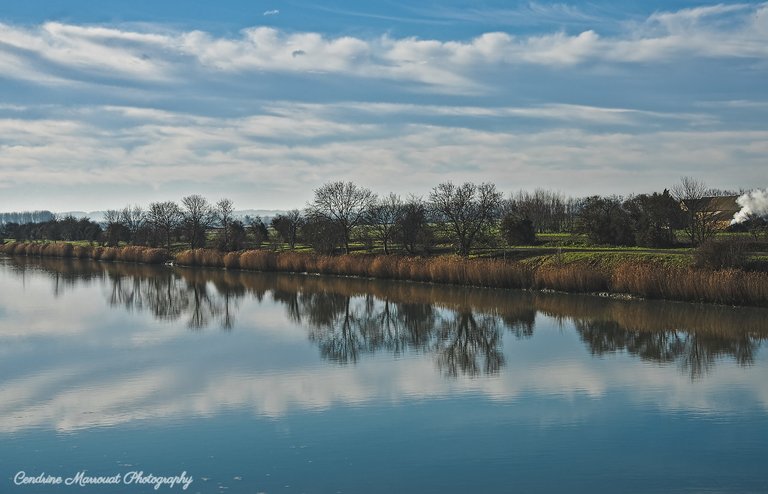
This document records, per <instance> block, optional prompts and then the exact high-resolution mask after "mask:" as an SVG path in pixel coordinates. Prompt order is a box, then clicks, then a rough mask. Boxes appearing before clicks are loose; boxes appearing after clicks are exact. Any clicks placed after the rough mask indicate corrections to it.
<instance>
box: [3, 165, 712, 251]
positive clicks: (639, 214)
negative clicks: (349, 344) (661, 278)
mask: <svg viewBox="0 0 768 494" xmlns="http://www.w3.org/2000/svg"><path fill="white" fill-rule="evenodd" d="M723 194H724V193H723V192H722V191H713V190H711V189H707V188H706V187H705V186H704V184H703V183H702V182H699V181H697V180H695V179H691V178H684V179H682V180H681V182H680V183H679V184H677V185H675V186H674V187H673V188H672V189H671V190H666V189H665V190H664V191H662V192H654V193H651V194H640V195H636V196H630V197H626V198H625V197H620V196H590V197H584V198H566V197H565V196H563V195H562V194H560V193H558V192H552V191H547V190H542V189H537V190H535V191H534V192H532V193H529V192H524V191H520V192H517V193H515V194H512V195H510V197H509V198H508V199H505V198H504V197H503V195H502V194H501V193H500V192H499V191H497V189H496V186H495V185H493V184H491V183H481V184H474V183H471V182H467V183H463V184H460V185H459V184H454V183H452V182H443V183H441V184H438V185H437V186H436V187H434V188H433V189H432V191H431V192H430V194H429V196H428V197H427V198H426V199H424V198H421V197H417V196H409V197H407V198H405V199H404V198H401V197H400V196H398V195H396V194H388V195H386V196H383V197H379V196H377V195H376V194H375V193H374V192H373V191H371V190H370V189H367V188H365V187H361V186H358V185H356V184H354V183H352V182H342V181H338V182H330V183H327V184H325V185H322V186H321V187H319V188H317V189H316V190H315V191H314V197H313V200H312V201H311V202H309V203H308V204H307V206H306V207H305V208H304V210H298V209H294V210H292V211H289V212H287V213H283V214H279V215H277V216H275V217H274V218H272V219H271V221H270V222H269V224H267V223H265V222H264V221H263V220H262V219H261V218H259V217H256V218H250V217H247V216H246V217H245V218H237V217H235V210H234V206H233V203H232V201H231V200H229V199H226V198H224V199H221V200H219V201H218V202H216V203H211V202H209V201H208V200H207V199H206V198H204V197H202V196H200V195H189V196H186V197H184V198H182V199H181V202H180V204H177V203H175V202H173V201H165V202H153V203H151V204H150V205H149V207H148V208H147V209H143V208H142V207H140V206H135V205H134V206H126V207H125V208H123V209H122V210H110V211H107V212H106V215H105V221H104V222H103V223H102V224H100V225H97V224H95V223H93V222H89V220H87V219H86V220H75V219H74V218H64V219H50V220H47V221H42V222H39V221H38V222H27V223H24V224H17V223H6V224H5V226H4V227H3V231H2V233H3V234H4V237H6V238H15V239H19V240H38V239H40V240H42V239H47V240H89V241H92V242H96V241H98V242H101V243H102V244H104V245H110V246H114V245H119V244H123V243H127V244H136V245H149V246H161V247H166V248H169V249H170V248H171V247H172V245H174V244H177V245H183V244H186V245H187V246H188V247H190V248H193V249H196V248H204V247H207V248H211V247H214V248H217V249H219V250H221V251H224V252H227V251H237V250H243V249H246V248H261V247H262V246H263V245H268V246H270V247H271V248H278V247H279V246H280V245H282V246H287V248H289V249H295V248H297V246H299V245H305V246H308V247H310V248H312V249H313V250H314V251H315V252H318V253H324V254H331V253H336V252H340V251H341V252H350V251H351V250H353V249H354V248H357V249H361V248H362V249H363V250H369V251H371V250H373V249H374V247H377V248H380V249H381V250H383V252H384V253H385V254H389V253H392V252H404V253H408V254H429V253H431V252H434V251H435V250H436V249H437V248H438V247H440V248H442V249H445V248H446V246H451V247H452V249H453V251H454V252H455V253H457V254H459V255H462V256H468V255H470V254H471V253H473V252H475V251H476V250H477V249H478V248H491V249H493V248H498V247H499V246H503V245H505V244H506V245H533V244H535V243H536V241H537V235H538V234H541V233H564V232H567V233H580V234H583V235H584V236H586V238H587V239H588V240H589V241H590V242H592V243H594V244H603V245H627V246H632V245H638V246H646V247H670V246H673V245H674V244H675V243H676V241H677V239H676V232H677V231H683V232H685V234H686V235H687V237H688V241H689V243H691V244H693V245H698V244H701V243H703V242H704V241H706V240H707V239H709V238H711V237H712V236H714V234H715V232H716V231H717V229H718V228H719V227H720V223H722V221H718V220H722V218H718V217H717V215H716V214H715V213H713V212H711V211H709V210H707V201H708V198H709V197H710V196H713V195H723ZM37 213H40V214H39V215H38V217H39V218H42V217H43V216H44V215H42V213H44V212H37ZM37 213H29V214H30V215H31V214H37ZM13 214H16V215H21V216H23V215H24V214H27V213H13ZM78 221H79V222H82V224H80V223H78ZM75 223H77V224H75ZM78 225H79V226H78ZM88 225H90V227H88Z"/></svg>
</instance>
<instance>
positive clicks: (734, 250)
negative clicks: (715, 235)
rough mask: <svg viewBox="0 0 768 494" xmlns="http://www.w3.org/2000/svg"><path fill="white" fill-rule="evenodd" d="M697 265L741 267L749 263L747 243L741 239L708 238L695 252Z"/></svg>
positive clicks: (728, 267)
mask: <svg viewBox="0 0 768 494" xmlns="http://www.w3.org/2000/svg"><path fill="white" fill-rule="evenodd" d="M694 263H695V265H696V267H699V268H708V269H715V270H718V269H730V268H735V269H741V268H743V267H744V266H745V265H746V264H747V245H746V243H744V242H743V241H740V240H707V241H705V242H704V243H703V244H701V245H700V246H699V247H698V248H697V249H696V252H695V254H694Z"/></svg>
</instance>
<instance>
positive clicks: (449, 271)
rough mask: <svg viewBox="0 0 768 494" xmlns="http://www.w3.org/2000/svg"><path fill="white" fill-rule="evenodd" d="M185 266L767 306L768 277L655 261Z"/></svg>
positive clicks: (254, 261) (610, 257) (206, 258)
mask: <svg viewBox="0 0 768 494" xmlns="http://www.w3.org/2000/svg"><path fill="white" fill-rule="evenodd" d="M176 263H177V264H179V265H184V266H209V267H226V268H228V269H244V270H254V271H282V272H298V273H304V272H306V273H318V274H329V275H341V276H365V277H372V278H383V279H394V280H410V281H424V282H432V283H446V284H454V285H471V286H481V287H489V288H527V289H536V290H542V289H549V290H557V291H564V292H576V293H594V292H609V293H616V294H628V295H633V296H639V297H643V298H651V299H666V300H680V301H688V302H707V303H717V304H727V305H754V306H768V273H764V272H746V271H742V270H737V269H727V270H717V271H715V270H709V269H696V268H694V267H692V266H690V265H689V262H687V261H686V260H685V259H680V258H679V257H667V256H654V255H636V256H633V255H616V254H606V255H592V256H574V257H572V258H567V257H564V256H556V255H555V256H543V257H541V258H535V259H531V260H528V261H526V262H514V261H504V260H501V259H464V258H460V257H455V256H439V257H428V258H423V257H404V256H393V255H390V256H386V255H375V256H372V255H339V256H320V255H314V254H305V253H295V252H271V251H245V252H231V253H228V254H225V255H222V254H221V253H219V252H216V251H211V250H203V249H198V250H194V251H192V250H189V251H184V252H182V253H180V254H179V255H177V256H176Z"/></svg>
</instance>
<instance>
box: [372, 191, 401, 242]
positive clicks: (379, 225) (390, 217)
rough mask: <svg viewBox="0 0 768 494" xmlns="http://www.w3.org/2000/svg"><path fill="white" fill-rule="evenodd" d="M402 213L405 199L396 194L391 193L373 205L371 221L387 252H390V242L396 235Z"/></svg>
mask: <svg viewBox="0 0 768 494" xmlns="http://www.w3.org/2000/svg"><path fill="white" fill-rule="evenodd" d="M402 215H403V201H402V200H400V196H398V195H396V194H389V195H388V196H387V197H384V198H382V199H381V200H379V201H377V202H376V203H375V204H374V205H373V206H372V207H371V210H370V213H369V221H370V224H371V227H373V230H374V231H375V232H376V234H377V236H378V237H379V239H380V240H381V242H382V243H383V244H384V253H385V254H389V243H390V242H391V241H392V239H393V238H394V236H395V232H396V230H397V228H398V226H399V223H400V218H401V217H402Z"/></svg>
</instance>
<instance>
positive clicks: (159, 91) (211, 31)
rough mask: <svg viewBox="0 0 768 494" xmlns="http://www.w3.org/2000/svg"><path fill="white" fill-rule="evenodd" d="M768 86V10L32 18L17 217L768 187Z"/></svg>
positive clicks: (186, 5)
mask: <svg viewBox="0 0 768 494" xmlns="http://www.w3.org/2000/svg"><path fill="white" fill-rule="evenodd" d="M766 81H768V3H761V2H740V3H736V2H723V3H702V2H690V1H678V2H661V1H649V2H621V1H619V2H600V1H598V2H572V3H560V2H557V3H553V2H509V1H506V2H502V1H484V2H468V1H463V2H461V1H454V0H450V1H440V2H421V3H418V4H416V6H414V5H413V4H412V3H405V2H399V1H381V2H357V1H333V2H322V3H316V2H308V1H269V2H264V1H221V2H216V3H214V2H207V1H206V2H203V1H184V2H173V1H164V2H156V1H144V0H141V1H132V2H123V1H119V2H118V1H101V2H96V1H84V0H83V1H71V0H69V1H63V0H61V1H38V2H9V3H8V4H7V5H3V8H2V10H0V210H5V211H7V210H19V209H38V208H43V209H52V210H73V209H81V210H95V209H106V208H117V207H122V206H124V205H125V204H127V203H138V204H143V205H146V204H148V203H149V202H151V201H155V200H168V199H174V200H178V199H179V198H180V197H182V196H184V195H187V194H191V193H199V194H202V195H205V196H207V197H209V198H210V199H212V200H215V199H217V198H220V197H229V198H231V199H233V200H234V202H235V205H236V206H237V207H238V208H243V209H244V208H270V209H271V208H291V207H302V206H303V205H304V204H305V203H306V202H307V201H308V200H310V199H311V197H312V190H313V189H314V188H316V187H317V186H319V185H321V184H322V183H324V182H326V181H330V180H338V179H344V180H353V181H355V182H357V183H359V184H361V185H365V186H367V187H370V188H372V189H374V191H376V192H379V193H382V194H383V193H387V192H397V193H400V194H404V195H405V194H407V193H415V194H419V195H426V194H428V192H429V190H430V189H431V188H432V187H433V186H435V185H436V184H437V183H439V182H441V181H444V180H453V181H455V182H463V181H475V182H481V181H491V182H494V183H496V184H497V186H498V187H499V188H500V189H501V190H502V191H504V192H505V193H509V192H512V191H516V190H519V189H521V188H522V189H533V188H536V187H544V188H550V189H555V190H560V191H562V192H563V193H565V194H567V195H586V194H595V193H599V194H613V193H617V194H629V193H640V192H648V191H654V190H662V189H664V188H665V187H669V186H671V185H673V184H674V183H676V182H677V181H678V180H679V179H680V177H681V176H686V175H690V176H695V177H697V178H700V179H702V180H704V181H705V182H706V183H707V184H708V185H710V186H712V187H719V188H729V189H741V188H753V187H765V186H766V185H768V171H767V170H768V89H767V88H768V84H767V83H766Z"/></svg>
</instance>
